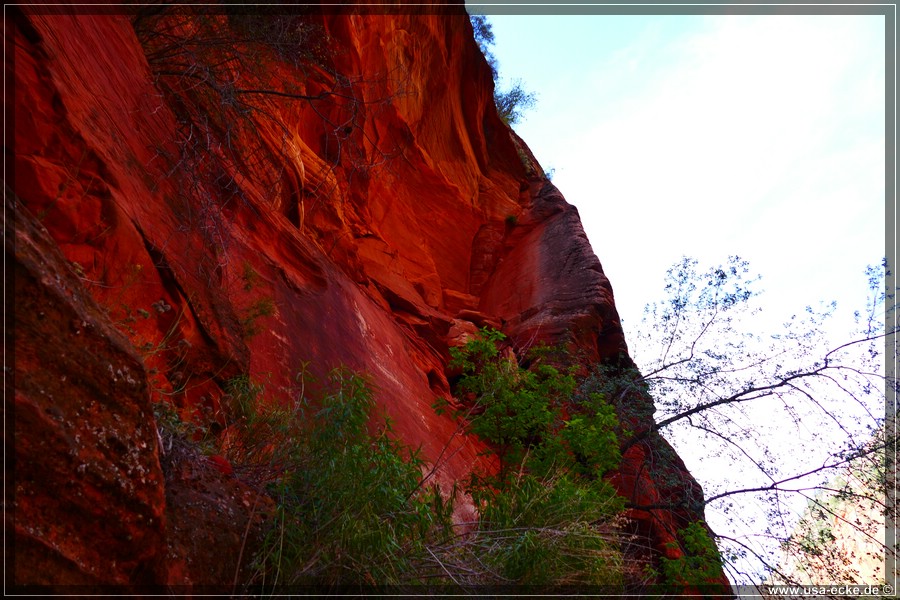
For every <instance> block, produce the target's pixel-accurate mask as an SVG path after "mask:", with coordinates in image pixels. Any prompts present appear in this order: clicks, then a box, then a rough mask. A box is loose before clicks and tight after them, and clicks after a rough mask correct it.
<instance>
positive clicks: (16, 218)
mask: <svg viewBox="0 0 900 600" xmlns="http://www.w3.org/2000/svg"><path fill="white" fill-rule="evenodd" d="M443 12H446V14H440V15H438V14H422V15H408V14H396V15H389V16H386V15H358V14H333V15H326V16H323V15H320V14H309V15H302V16H295V17H292V19H290V20H288V21H285V20H284V19H283V18H282V17H278V18H277V19H275V20H274V21H272V20H271V19H270V21H266V20H265V19H264V18H263V17H253V18H250V17H247V18H245V16H243V15H239V14H237V13H233V14H230V15H227V14H215V15H208V16H205V17H202V18H198V17H196V15H195V16H192V17H190V18H186V19H182V18H181V17H180V16H178V14H177V13H173V14H168V15H166V14H163V15H161V16H160V15H158V14H156V13H155V11H154V10H152V9H146V10H145V11H144V12H143V13H139V14H131V15H117V14H101V15H96V14H95V15H85V14H74V13H73V12H72V11H55V12H51V11H46V10H35V9H21V10H20V9H14V8H13V9H10V10H9V11H8V12H7V19H6V21H5V22H4V26H5V32H6V36H7V40H8V44H10V45H9V51H8V52H7V64H6V69H5V72H6V75H7V80H8V81H9V82H11V83H12V87H11V92H10V93H8V94H7V96H6V97H5V98H4V101H5V109H6V110H7V111H8V112H7V114H8V115H10V116H11V117H12V118H10V116H8V117H7V122H8V123H12V124H13V126H12V127H11V128H10V129H9V130H8V131H7V137H6V145H5V149H6V161H7V173H8V174H10V176H11V177H10V179H9V181H8V182H7V183H8V187H7V189H6V212H5V231H6V232H7V237H6V251H7V261H8V262H9V264H10V265H11V267H9V268H8V270H7V272H8V274H11V277H13V278H14V281H12V282H11V281H8V282H7V283H8V284H9V283H14V287H13V290H14V298H13V300H14V302H13V304H12V306H11V307H8V314H10V315H12V321H13V327H12V332H13V336H12V339H7V344H8V345H9V344H10V343H11V344H12V346H13V348H14V351H15V354H14V363H13V366H14V379H13V380H10V379H7V386H8V389H7V398H8V399H10V401H12V399H14V405H13V408H14V411H15V419H14V421H13V423H14V427H13V431H12V432H11V433H12V434H13V438H12V439H10V436H9V434H7V436H6V438H5V440H6V444H7V447H8V448H9V447H10V445H11V444H13V445H14V449H15V465H14V466H15V471H14V475H15V477H14V480H13V481H14V485H13V486H9V490H10V493H11V497H10V498H8V499H7V501H8V506H11V507H12V508H13V511H11V512H9V513H7V514H8V517H7V518H8V521H9V522H10V525H11V528H12V530H13V531H14V535H15V538H14V541H15V551H16V552H15V561H14V563H13V565H12V566H13V569H12V573H13V575H14V577H15V582H16V583H19V584H67V583H87V584H101V583H113V584H122V583H160V582H162V583H168V584H172V585H177V584H202V583H222V582H231V580H232V578H234V577H235V576H236V569H237V560H238V558H239V556H240V555H241V550H242V548H241V543H242V542H241V540H242V539H243V535H244V533H245V532H246V531H249V529H248V527H255V526H256V525H255V524H256V523H257V521H258V519H257V520H254V518H252V515H251V512H253V511H251V510H250V509H249V508H246V507H250V506H251V505H252V506H254V507H255V506H257V505H258V504H260V503H261V504H265V500H264V499H263V500H260V499H258V498H256V497H255V492H253V491H252V490H251V489H250V488H249V487H247V486H246V485H244V484H243V483H241V481H240V479H239V478H236V477H234V476H232V475H229V474H228V472H229V471H230V466H229V465H227V464H224V465H223V464H213V463H211V462H210V461H204V460H194V459H195V458H196V457H193V458H192V457H189V456H184V454H185V453H186V452H187V450H184V449H182V450H181V454H179V449H178V448H177V447H176V448H175V449H174V450H173V449H172V446H171V444H170V445H168V447H166V444H165V441H164V440H162V438H161V436H159V435H158V434H157V433H156V425H155V423H154V411H153V403H154V402H158V401H165V402H169V403H171V404H173V405H174V406H175V407H176V408H177V410H178V412H179V413H180V415H181V417H182V418H183V419H185V420H193V421H194V422H197V423H200V424H203V425H205V426H210V427H214V428H219V429H221V428H226V427H227V425H228V423H227V422H225V421H223V420H222V418H221V414H222V407H221V401H222V397H223V394H224V391H223V387H224V383H225V382H226V381H228V380H229V379H230V378H233V377H235V376H237V375H241V374H250V375H251V376H254V377H258V378H267V380H268V381H269V382H270V383H269V386H268V389H269V390H272V392H271V394H272V396H273V398H274V397H277V396H278V392H279V391H281V392H285V393H288V392H289V390H290V388H291V386H292V385H293V384H294V375H295V374H296V373H297V371H298V369H299V368H300V365H301V363H302V362H304V361H308V362H309V364H310V365H312V368H313V370H315V371H317V372H318V373H320V374H321V373H323V372H324V371H325V370H326V369H327V368H329V367H331V366H335V365H340V364H342V365H347V366H350V367H351V368H354V369H358V370H363V371H365V372H367V373H368V374H369V375H370V376H371V379H372V381H373V383H374V386H375V388H376V389H377V399H378V402H379V404H380V406H382V407H383V409H384V411H385V412H386V413H387V414H388V415H390V417H391V418H392V419H393V421H394V423H395V430H396V432H397V433H398V435H399V436H400V437H401V438H402V439H403V440H404V441H405V442H407V443H409V444H410V445H412V446H420V445H421V449H422V455H423V456H424V457H425V458H426V460H429V461H435V460H437V458H438V457H439V456H443V457H444V458H445V460H443V461H442V463H441V464H440V465H439V469H438V471H437V478H438V480H439V482H440V483H441V484H442V485H444V486H449V485H450V484H451V483H452V482H453V481H455V480H458V479H460V478H462V477H464V476H465V475H466V474H467V473H468V472H469V471H470V470H471V469H472V467H473V465H477V464H479V461H481V460H482V458H481V457H480V456H479V452H480V451H481V450H482V449H483V446H481V443H480V442H479V441H478V440H477V439H471V438H465V437H460V436H454V432H455V430H456V423H455V422H453V421H452V420H451V419H450V418H449V417H447V416H438V415H436V414H435V412H434V411H433V409H432V408H431V403H432V401H433V399H434V398H435V396H444V397H446V396H449V394H450V386H449V383H448V379H447V374H446V364H447V360H448V347H450V346H453V345H457V344H459V343H461V342H462V341H463V340H464V339H465V336H466V335H467V334H471V333H472V332H474V331H475V330H476V328H477V327H480V326H482V325H485V324H488V325H493V326H497V327H499V328H501V329H502V330H503V331H504V332H505V333H506V334H507V335H508V336H509V337H510V340H511V341H512V343H513V346H514V347H517V348H521V347H524V346H526V345H528V344H531V343H534V342H535V341H547V342H551V343H560V342H562V343H566V344H568V345H569V347H570V349H571V350H572V351H573V352H574V353H576V354H577V355H578V356H580V360H582V361H583V363H584V364H593V363H609V364H615V365H619V366H620V367H622V368H625V367H628V366H630V360H629V359H628V358H627V348H626V345H625V341H624V337H623V334H622V330H621V326H620V324H619V321H618V316H617V313H616V309H615V305H614V301H613V293H612V288H611V287H610V284H609V281H608V280H607V279H606V277H605V275H604V274H603V270H602V267H601V265H600V262H599V261H598V259H597V257H596V256H595V255H594V253H593V251H592V249H591V247H590V245H589V243H588V241H587V238H586V236H585V235H584V231H583V229H582V226H581V223H580V220H579V217H578V212H577V210H576V209H575V208H574V207H572V206H570V205H569V204H567V203H566V202H565V200H564V198H563V197H562V195H561V194H560V193H559V191H558V190H557V189H556V188H555V187H554V186H553V185H552V184H551V183H550V182H549V181H548V180H546V179H545V178H544V177H543V175H542V171H541V168H540V166H539V165H538V164H537V163H536V161H535V160H534V159H533V157H532V156H531V155H530V153H529V151H528V149H527V147H526V146H525V144H524V142H522V141H521V140H519V139H518V138H517V137H516V136H515V134H514V133H513V132H512V131H511V130H510V129H509V128H508V127H507V126H506V125H505V124H504V123H503V122H502V121H501V120H500V118H499V117H498V116H497V113H496V110H495V109H494V106H493V97H492V79H491V74H490V70H489V68H488V66H487V64H486V63H485V61H484V59H483V57H482V56H481V54H480V52H479V50H478V47H477V45H476V44H475V42H474V40H473V39H472V32H471V28H470V26H469V22H468V19H467V17H466V15H465V13H464V12H462V10H461V9H459V8H453V7H448V8H447V9H446V10H445V11H443ZM279 19H280V20H279ZM271 22H276V23H278V24H279V25H278V27H280V28H279V29H277V30H276V29H271V27H273V26H272V25H271V24H270V23H271ZM285 23H287V25H286V27H287V28H286V29H285V28H284V26H285ZM240 28H244V29H242V30H241V31H240V32H238V33H241V32H242V34H246V39H256V37H255V36H259V35H263V36H269V37H273V38H277V39H279V40H280V39H285V40H287V42H288V43H289V47H290V48H295V49H296V48H297V47H299V46H298V44H299V45H300V46H302V47H303V48H305V49H308V51H309V52H308V54H303V56H298V55H297V54H296V53H295V54H293V55H292V54H290V52H286V51H284V50H282V49H280V47H278V46H276V45H272V44H270V45H268V46H266V47H263V48H260V47H257V46H255V45H254V44H253V43H251V42H247V43H246V44H244V45H243V46H240V47H236V46H234V45H233V44H231V41H232V40H229V42H228V44H221V45H220V44H216V43H212V42H210V41H209V39H210V38H209V37H203V36H204V35H205V34H206V33H208V32H209V31H218V32H223V31H224V32H228V31H231V32H232V33H233V34H234V35H235V36H236V35H237V34H236V33H235V31H237V30H238V29H240ZM278 36H286V37H278ZM238 37H239V36H238ZM204 40H205V41H204ZM229 44H231V45H229ZM290 44H293V46H290ZM304 52H305V51H304ZM236 56H238V57H239V59H235V57H236ZM188 57H189V58H188ZM210 65H217V66H215V67H210ZM238 65H240V66H238ZM10 384H14V388H13V389H9V386H10ZM628 401H629V402H631V403H633V404H634V406H635V411H634V412H635V413H636V414H644V415H645V416H646V415H648V414H650V413H652V404H651V400H650V399H649V398H647V397H644V396H642V395H640V394H639V393H635V394H634V395H633V396H632V397H629V398H628ZM7 407H9V405H7ZM626 418H627V417H626ZM634 425H636V426H640V423H635V424H634ZM221 435H228V431H227V429H226V430H225V431H223V432H222V434H221ZM448 440H452V442H451V447H450V448H448V449H447V451H444V452H443V455H442V450H444V445H445V444H446V443H447V441H448ZM161 441H162V442H163V445H162V446H160V442H161ZM665 453H669V454H672V451H671V449H670V448H669V447H668V445H667V444H666V443H665V442H664V441H663V440H662V439H661V438H658V437H652V436H651V438H650V441H649V442H646V443H642V444H636V445H634V446H633V447H631V448H630V449H629V450H628V451H627V453H626V455H625V460H624V463H623V466H622V468H621V469H620V471H619V473H617V474H615V475H614V476H613V481H614V482H615V483H616V485H617V486H618V488H619V490H620V492H621V493H622V494H623V495H625V496H626V497H627V498H628V499H629V500H631V501H632V502H633V503H634V504H637V505H642V504H651V505H652V504H659V503H667V502H670V501H672V500H679V499H683V498H684V497H686V496H691V495H694V496H696V497H699V494H700V492H699V487H698V486H697V485H696V483H695V482H694V480H693V479H692V478H691V476H690V475H689V474H688V473H687V472H686V471H685V470H684V468H683V465H682V464H681V462H680V460H678V459H677V457H674V458H673V459H672V460H670V461H669V462H668V463H667V464H668V466H667V467H666V470H665V473H664V474H660V473H659V472H658V470H654V468H653V463H654V461H655V460H657V458H658V457H659V456H661V455H662V454H665ZM235 498H238V499H240V501H235ZM242 507H244V508H242ZM245 508H246V510H245ZM699 510H700V509H699V508H685V509H684V510H679V511H672V510H656V511H638V510H634V511H631V513H630V517H631V518H632V523H633V530H634V531H635V532H636V533H638V534H639V535H640V536H641V538H642V539H645V540H646V546H648V547H649V548H653V549H655V551H656V552H657V553H665V554H668V555H669V556H670V557H674V556H677V550H673V549H672V548H671V546H670V545H668V544H669V542H671V541H673V540H674V537H673V535H674V531H676V530H677V529H679V528H681V527H683V526H684V525H686V524H687V523H688V522H690V521H692V520H695V519H696V518H698V516H700V514H701V513H699V512H698V511H699ZM235 511H237V513H235ZM226 513H227V514H226ZM257 516H258V515H257ZM646 558H647V557H646V556H644V557H636V558H635V559H636V560H638V559H640V560H644V559H646Z"/></svg>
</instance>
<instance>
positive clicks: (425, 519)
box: [256, 369, 452, 587]
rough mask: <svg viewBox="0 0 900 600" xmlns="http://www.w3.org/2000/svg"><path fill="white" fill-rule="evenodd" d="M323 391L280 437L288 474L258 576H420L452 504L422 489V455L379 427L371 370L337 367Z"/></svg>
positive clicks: (302, 580)
mask: <svg viewBox="0 0 900 600" xmlns="http://www.w3.org/2000/svg"><path fill="white" fill-rule="evenodd" d="M325 388H326V391H325V393H324V395H323V396H322V398H321V399H319V400H318V401H316V402H311V401H310V400H309V399H308V398H307V397H302V398H300V399H299V402H298V403H297V405H296V408H295V409H294V410H293V414H292V415H290V421H289V423H290V424H289V426H288V428H287V429H286V430H283V431H281V433H280V435H279V437H277V438H276V439H274V440H272V443H273V444H277V445H279V446H281V447H282V448H283V449H284V450H282V451H281V459H283V460H285V462H284V463H283V464H281V465H280V467H281V477H280V478H279V479H278V480H277V481H275V482H273V483H272V484H270V493H271V495H272V496H273V498H274V499H275V501H276V504H277V511H276V515H275V523H274V525H273V527H272V528H271V529H270V530H269V532H268V535H267V537H266V539H265V541H264V544H263V550H262V551H261V552H260V553H259V555H258V556H257V561H256V565H257V573H258V577H257V582H256V583H259V584H262V585H263V586H265V587H268V586H275V585H282V584H290V585H297V584H301V585H317V586H330V585H337V584H342V585H346V584H396V583H404V582H409V581H411V580H415V579H416V578H417V568H418V567H417V565H418V563H419V562H420V557H421V556H422V555H423V554H424V553H425V544H426V543H427V542H428V541H429V540H430V539H432V538H433V537H435V536H439V535H443V533H441V532H443V531H444V530H449V527H450V525H449V523H450V521H449V517H450V511H451V510H452V505H450V504H449V503H445V502H444V501H443V500H442V498H441V496H440V493H439V492H438V490H437V489H435V488H432V489H431V490H424V489H421V488H420V480H421V460H420V459H419V458H418V456H417V455H416V453H414V452H412V451H410V450H409V449H408V448H406V447H405V446H403V445H402V444H400V443H399V442H397V441H396V440H394V439H392V438H391V437H390V432H391V430H390V423H389V422H388V421H387V420H383V421H381V424H380V427H379V428H378V430H377V431H376V432H375V433H370V431H369V429H368V427H367V425H368V423H369V419H370V414H371V411H372V409H373V408H374V400H373V396H372V391H371V389H370V388H369V386H368V385H367V383H366V381H365V379H364V378H363V377H362V376H360V375H358V374H355V373H352V372H350V371H348V370H347V369H336V370H334V371H332V372H331V373H330V374H329V377H328V380H327V381H326V385H325Z"/></svg>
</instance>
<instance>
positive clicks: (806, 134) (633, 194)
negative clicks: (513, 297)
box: [490, 15, 885, 333]
mask: <svg viewBox="0 0 900 600" xmlns="http://www.w3.org/2000/svg"><path fill="white" fill-rule="evenodd" d="M490 21H491V23H492V24H493V30H494V34H495V37H496V45H495V47H494V54H495V55H496V57H497V59H498V61H499V64H500V72H501V75H502V76H503V77H504V80H505V81H509V80H512V79H517V78H518V79H522V81H523V83H524V85H525V87H526V88H527V89H529V90H531V91H534V92H536V93H537V95H538V103H537V105H536V106H535V108H534V109H532V110H530V111H528V112H527V113H526V114H525V118H524V119H523V121H522V122H521V123H520V124H519V125H517V126H516V128H515V129H516V131H517V132H518V133H519V134H520V135H521V136H522V137H523V139H524V140H525V141H526V143H528V145H529V147H530V148H531V149H532V151H533V152H534V153H535V155H536V156H537V158H538V160H539V161H540V162H541V164H542V165H543V166H544V168H545V169H550V168H553V169H555V175H554V178H553V181H554V183H555V184H556V185H557V186H558V187H559V189H560V190H561V191H562V193H563V194H564V195H565V197H566V199H567V200H568V201H569V202H570V203H572V204H574V205H575V206H577V207H578V209H579V211H580V213H581V216H582V220H583V222H584V226H585V229H586V231H587V234H588V237H589V238H590V240H591V243H592V245H593V247H594V250H595V252H596V253H597V256H598V257H599V258H600V261H601V263H602V264H603V267H604V270H605V271H606V274H607V276H608V277H609V279H610V281H611V282H612V285H613V289H614V291H615V294H616V304H617V306H618V309H619V313H620V315H621V316H622V318H623V319H624V323H625V327H626V333H628V326H629V325H630V324H631V325H634V324H636V323H637V322H638V321H639V320H640V316H641V314H642V310H643V307H644V305H645V304H646V303H647V302H650V301H652V300H657V299H659V298H660V294H661V288H662V281H663V277H664V274H665V271H666V269H667V268H668V267H669V266H670V265H671V264H672V263H674V262H675V261H677V260H678V259H679V258H680V257H681V255H682V254H687V255H690V256H695V257H697V258H699V259H700V260H701V262H704V261H706V262H712V261H717V262H718V261H723V260H725V258H726V257H727V256H728V255H729V254H738V255H740V256H741V257H743V258H746V259H747V260H749V261H750V263H751V265H752V266H753V267H754V269H755V270H756V271H757V272H758V273H760V274H761V275H762V276H763V287H764V288H765V290H766V296H765V297H766V300H767V302H766V304H767V309H769V307H771V312H772V313H773V315H774V313H775V312H777V310H778V309H779V308H782V307H783V312H784V313H786V315H785V316H787V315H789V314H790V313H791V312H795V311H798V310H802V309H803V307H804V306H805V305H806V304H811V303H815V302H817V301H819V300H825V301H830V300H837V301H838V303H839V308H843V309H846V310H847V311H848V313H849V312H851V311H852V310H853V309H854V308H857V306H858V305H859V303H860V302H861V301H862V300H864V285H865V278H864V276H863V269H864V268H865V266H866V265H867V264H870V263H877V262H878V261H879V260H880V259H881V257H882V256H883V254H884V177H885V175H884V69H885V62H884V17H882V16H809V15H807V16H792V15H770V16H610V15H608V16H603V15H596V16H577V17H561V16H560V17H557V16H546V15H542V16H491V17H490ZM778 316H779V318H780V317H781V316H782V315H778ZM779 322H780V321H779Z"/></svg>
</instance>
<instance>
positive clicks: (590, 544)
mask: <svg viewBox="0 0 900 600" xmlns="http://www.w3.org/2000/svg"><path fill="white" fill-rule="evenodd" d="M504 338H505V336H504V335H503V334H502V333H500V332H498V331H495V330H491V329H482V331H481V333H480V335H479V336H478V337H476V338H474V339H472V340H470V341H469V342H468V343H466V345H465V346H463V347H461V348H454V349H451V358H452V361H451V363H450V364H451V366H452V367H455V368H458V369H460V370H461V371H462V374H461V377H460V379H459V381H458V383H457V384H456V392H457V395H458V396H460V398H461V399H462V400H463V405H465V404H466V403H468V404H470V406H469V407H468V408H464V409H461V410H458V411H456V416H457V417H459V418H464V419H467V421H468V430H469V431H470V432H472V433H475V434H477V435H479V436H480V437H481V438H482V439H484V440H485V441H486V442H488V443H489V444H490V445H491V447H492V450H491V452H492V453H494V454H495V455H496V456H497V458H498V460H499V465H500V467H499V474H498V475H497V476H492V475H489V474H483V473H481V474H480V473H475V474H473V476H472V478H471V479H470V482H469V485H468V489H467V491H468V492H469V493H470V494H471V496H472V498H473V501H474V503H475V506H476V508H477V509H478V511H479V521H478V530H477V533H475V534H474V535H473V537H472V539H471V540H470V542H469V546H470V551H471V552H473V553H474V554H475V555H476V556H477V557H478V561H479V564H482V565H486V566H487V570H488V574H487V575H483V577H487V578H488V579H490V578H491V577H493V578H495V579H496V581H503V582H510V581H512V582H515V583H520V584H533V585H561V584H595V585H600V584H603V585H619V584H621V575H622V554H621V551H620V549H619V547H618V542H619V536H618V534H617V533H616V531H617V530H616V523H617V516H618V515H619V514H620V513H621V511H622V510H623V507H624V502H623V499H622V498H620V497H619V496H618V495H617V494H616V492H615V490H614V489H613V488H612V486H610V485H609V484H608V483H607V482H606V481H604V480H603V479H602V477H601V476H602V475H603V474H604V473H605V472H606V471H607V470H609V469H612V468H614V467H615V466H617V465H618V464H619V462H620V456H619V452H618V439H617V437H616V435H615V428H616V427H618V421H617V419H616V417H615V413H614V411H613V409H612V407H610V406H609V405H607V404H606V403H605V402H604V398H603V396H602V395H601V394H592V395H590V396H589V399H590V401H589V402H583V403H580V404H577V405H576V404H575V403H573V401H572V399H573V394H574V392H575V389H576V387H577V382H576V381H575V377H574V374H573V372H572V371H568V372H565V371H561V370H560V369H559V368H558V367H557V366H554V364H553V363H554V362H557V363H558V362H564V361H565V359H566V358H567V355H566V354H565V352H562V351H559V350H556V349H552V348H546V347H536V348H533V349H532V350H531V351H530V352H529V359H530V361H531V366H530V368H528V369H525V368H522V367H520V366H519V365H518V363H517V362H516V360H515V358H514V357H512V356H504V355H502V354H501V353H500V351H499V350H498V348H497V344H498V343H499V342H501V341H502V340H503V339H504ZM443 408H444V406H443V405H442V403H441V405H440V406H439V409H443ZM564 415H568V419H566V418H564Z"/></svg>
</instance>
